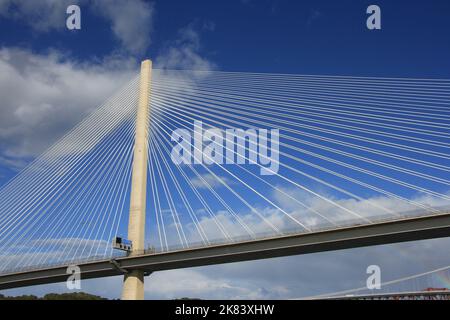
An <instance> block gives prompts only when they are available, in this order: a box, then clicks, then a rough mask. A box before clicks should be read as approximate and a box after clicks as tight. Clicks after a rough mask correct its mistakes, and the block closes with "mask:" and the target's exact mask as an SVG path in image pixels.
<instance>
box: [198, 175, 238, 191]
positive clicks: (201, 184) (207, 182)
mask: <svg viewBox="0 0 450 320" xmlns="http://www.w3.org/2000/svg"><path fill="white" fill-rule="evenodd" d="M218 178H220V180H222V181H223V182H224V183H226V184H228V185H230V184H232V181H230V179H228V178H227V177H221V176H219V177H216V176H214V175H213V174H210V173H209V174H203V175H201V178H200V177H199V176H195V177H193V178H192V179H191V183H192V185H193V186H194V187H196V188H199V189H206V188H209V187H211V188H214V189H216V188H221V187H224V185H223V184H222V182H221V181H220V180H219V179H218Z"/></svg>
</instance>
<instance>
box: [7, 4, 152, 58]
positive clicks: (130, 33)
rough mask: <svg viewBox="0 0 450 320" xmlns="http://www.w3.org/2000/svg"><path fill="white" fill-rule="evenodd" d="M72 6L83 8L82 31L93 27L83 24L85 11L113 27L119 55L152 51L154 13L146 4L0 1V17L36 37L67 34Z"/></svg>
mask: <svg viewBox="0 0 450 320" xmlns="http://www.w3.org/2000/svg"><path fill="white" fill-rule="evenodd" d="M71 4H78V5H80V6H81V9H82V13H81V14H82V30H83V31H86V32H89V30H88V28H89V27H92V26H87V25H85V24H83V12H84V11H83V10H84V9H85V8H89V9H90V12H91V13H92V14H94V15H99V16H102V17H103V18H105V19H106V20H107V21H108V22H109V23H110V25H111V30H112V32H113V34H114V36H115V37H116V38H117V40H119V42H120V44H121V47H120V49H121V50H120V51H125V52H128V53H131V54H137V55H138V54H142V53H144V52H145V50H146V49H147V48H148V47H149V45H150V43H151V36H152V31H153V16H154V12H155V10H154V6H153V3H149V2H147V1H144V0H130V1H123V0H93V1H89V0H75V1H73V0H39V1H30V0H0V16H2V17H4V18H12V19H15V20H18V21H19V22H20V23H21V24H24V25H27V26H29V27H30V28H32V29H33V30H34V31H35V32H37V33H42V32H49V31H53V30H56V31H66V30H67V29H66V19H67V14H66V9H67V7H68V6H69V5H71Z"/></svg>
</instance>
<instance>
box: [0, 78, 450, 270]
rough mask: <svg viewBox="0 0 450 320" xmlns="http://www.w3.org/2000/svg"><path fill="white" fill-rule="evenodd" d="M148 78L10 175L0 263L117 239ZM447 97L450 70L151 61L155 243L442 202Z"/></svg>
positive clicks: (320, 223) (280, 228)
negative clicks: (288, 69)
mask: <svg viewBox="0 0 450 320" xmlns="http://www.w3.org/2000/svg"><path fill="white" fill-rule="evenodd" d="M138 83H139V77H135V78H134V79H133V80H131V81H130V82H129V83H128V84H127V85H126V86H125V87H124V88H123V89H121V90H120V92H118V93H117V94H116V95H115V96H114V97H112V98H111V99H110V100H108V101H107V102H106V103H104V104H103V105H102V106H100V107H99V108H98V109H97V110H96V111H95V112H93V113H92V114H91V115H89V116H88V117H87V118H86V119H85V120H84V121H82V122H81V123H80V124H79V125H78V126H76V127H75V128H74V129H72V130H71V131H70V132H69V133H67V134H66V135H65V136H64V137H63V138H61V139H60V140H59V141H58V142H57V143H56V144H55V145H54V146H52V147H51V148H50V149H48V150H47V151H46V152H45V153H44V154H43V155H42V156H40V157H38V158H37V159H36V160H34V161H33V162H32V163H31V164H30V165H29V166H27V167H26V168H25V169H24V170H23V171H22V172H20V173H19V174H18V175H17V176H16V177H15V178H14V179H12V180H11V181H10V182H9V183H7V184H6V185H5V186H3V187H2V189H1V190H0V246H2V248H1V251H0V252H1V255H0V273H6V272H11V271H17V270H22V269H24V268H39V267H42V266H48V265H53V264H68V263H77V262H80V261H87V260H98V259H105V258H110V257H112V256H115V255H120V254H123V253H119V252H116V251H114V250H113V248H112V246H111V240H112V239H113V237H115V236H125V237H126V234H127V223H128V209H129V193H130V177H131V164H132V156H133V144H134V130H135V120H136V119H135V118H136V106H137V99H138V90H139V88H138V87H139V86H138ZM449 97H450V81H449V80H431V79H400V78H363V77H336V76H312V75H288V74H286V75H284V74H256V73H239V72H220V71H204V72H203V71H174V70H153V76H152V85H151V103H150V114H149V119H148V122H149V126H148V128H149V129H148V130H149V131H148V136H149V139H148V155H149V157H148V159H149V160H148V177H147V180H148V184H147V216H146V243H147V247H148V252H166V251H170V250H178V249H187V248H192V247H195V246H207V245H212V244H217V243H230V242H238V241H244V240H250V239H258V238H261V237H276V236H281V235H285V234H289V233H308V232H314V231H317V230H324V229H332V228H338V227H343V226H352V225H359V224H371V223H375V222H378V221H384V220H390V219H399V218H404V217H411V216H419V215H432V214H440V213H442V212H444V211H448V208H449V205H450V193H449V186H450V179H449V178H450V165H449V164H450V162H449V159H450V153H449V148H450V144H449V142H450V109H449V103H450V102H449ZM199 123H200V124H201V126H199ZM227 132H234V133H236V134H237V135H236V136H231V135H227ZM269 133H270V134H269ZM275 138H276V139H275ZM239 139H240V140H239ZM239 143H240V144H239ZM180 150H182V154H181V153H180V152H179V151H180ZM177 155H178V156H180V155H182V156H183V157H182V161H179V160H180V159H178V158H176V156H177ZM263 160H266V161H263ZM267 160H270V164H272V165H273V168H276V170H272V172H271V174H262V172H263V171H262V169H268V166H269V161H267Z"/></svg>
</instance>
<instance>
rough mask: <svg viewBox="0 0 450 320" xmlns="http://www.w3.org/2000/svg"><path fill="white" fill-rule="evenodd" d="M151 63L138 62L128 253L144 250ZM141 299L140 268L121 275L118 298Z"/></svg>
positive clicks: (142, 290)
mask: <svg viewBox="0 0 450 320" xmlns="http://www.w3.org/2000/svg"><path fill="white" fill-rule="evenodd" d="M151 77H152V62H151V60H145V61H143V62H142V64H141V76H140V87H139V102H138V110H137V118H136V133H135V142H134V156H133V169H132V170H133V172H132V178H131V195H130V216H129V221H128V239H129V240H131V241H132V242H133V250H132V252H131V255H136V254H140V253H143V251H144V249H145V208H146V195H147V157H148V156H147V154H148V153H147V151H148V150H147V149H148V134H149V122H148V119H149V112H150V110H149V109H150V90H151ZM143 299H144V271H141V270H129V271H128V273H127V274H125V276H124V283H123V291H122V300H143Z"/></svg>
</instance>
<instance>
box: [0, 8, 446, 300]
mask: <svg viewBox="0 0 450 320" xmlns="http://www.w3.org/2000/svg"><path fill="white" fill-rule="evenodd" d="M51 3H52V2H51V1H47V0H40V1H33V2H29V1H25V0H24V1H21V0H0V48H1V49H0V62H1V64H0V72H1V75H0V92H1V96H2V97H4V98H3V99H2V100H3V101H2V103H1V105H0V110H1V112H2V117H1V119H0V184H3V183H5V182H7V181H8V180H9V179H10V178H11V177H13V176H14V175H15V174H16V173H17V172H18V171H19V170H20V169H21V168H23V167H24V166H25V165H26V163H28V162H29V161H31V160H32V159H34V158H35V157H36V156H38V155H39V154H41V153H42V152H43V151H44V150H45V149H46V148H47V147H48V146H50V145H52V143H54V142H55V141H56V140H57V138H58V137H60V136H61V135H62V134H63V133H64V132H66V131H67V130H68V129H70V128H71V127H73V126H74V125H75V124H77V123H78V122H79V121H80V120H81V119H83V117H84V116H85V115H86V114H88V113H89V112H90V111H92V110H93V108H94V107H95V106H97V105H99V104H100V103H101V102H102V101H104V100H105V99H106V98H107V97H109V96H110V95H111V94H113V93H114V92H115V91H116V90H117V89H118V88H119V87H121V86H122V85H123V84H124V83H126V81H128V80H129V79H130V78H131V77H132V76H133V74H135V72H136V71H137V70H138V63H139V61H140V60H142V59H143V58H151V59H153V60H154V62H155V64H156V66H157V67H162V68H168V69H208V70H221V71H239V72H264V73H290V74H314V75H349V76H372V77H400V78H442V79H449V78H450V60H449V59H448V54H449V53H450V41H449V34H450V25H449V24H448V15H449V14H450V3H448V2H445V1H439V0H434V1H419V0H417V1H406V0H401V1H377V2H372V1H350V0H348V1H331V0H319V1H275V0H274V1H270V0H264V1H256V0H240V1H237V0H236V1H221V2H219V1H214V2H213V1H172V0H164V1H144V0H135V1H130V2H128V5H124V3H125V2H124V1H120V0H113V1H106V0H92V1H89V0H80V1H61V2H58V4H57V5H51ZM69 3H70V4H71V3H79V4H80V7H81V10H82V29H81V30H78V31H69V30H67V29H66V28H65V18H66V15H65V8H66V7H67V4H69ZM374 3H376V4H377V5H379V6H380V7H381V13H382V30H376V31H369V30H368V29H367V28H366V19H367V16H368V15H367V14H366V13H365V11H366V8H367V6H368V5H370V4H374ZM24 85H26V86H27V87H25V88H24V89H22V90H25V92H23V91H21V88H22V86H24ZM80 93H81V94H80ZM446 130H448V129H446ZM442 141H447V140H442ZM306 159H308V158H307V157H306ZM436 161H437V162H436V163H439V164H442V165H446V161H445V160H436ZM286 163H288V164H291V165H292V164H293V163H291V162H289V161H287V160H286ZM396 163H397V162H395V161H393V162H392V164H396ZM331 168H333V169H335V170H336V168H337V167H333V166H332V167H331ZM311 172H312V171H311ZM380 172H381V173H384V174H385V173H386V171H380ZM422 173H429V174H432V173H433V172H432V171H429V172H428V171H423V172H422ZM442 178H445V179H448V175H447V176H442ZM365 181H366V182H367V181H370V180H365ZM255 185H258V184H257V183H256V182H255ZM311 185H312V186H314V184H311ZM258 186H259V187H261V185H258ZM283 187H287V186H285V185H284V186H283ZM347 187H348V188H350V187H351V186H350V185H348V186H347ZM352 187H354V186H352ZM427 187H429V188H430V189H433V190H435V191H438V192H442V193H445V192H447V191H448V190H445V189H442V188H441V187H438V186H435V185H428V186H427ZM392 190H395V192H399V190H398V189H392ZM221 192H224V191H223V190H222V191H221ZM242 192H244V191H242ZM289 192H292V194H293V195H294V196H299V197H300V196H301V195H297V194H296V191H295V190H290V191H289ZM357 192H358V191H357ZM359 192H360V193H361V194H363V192H364V191H362V190H360V191H359ZM243 194H244V195H245V196H247V197H251V193H243ZM364 195H365V196H367V197H370V196H371V195H372V194H370V193H369V194H364ZM408 196H410V197H414V196H417V195H415V194H414V193H412V194H408ZM344 200H345V199H344ZM280 201H282V200H280ZM259 205H261V204H259ZM240 209H242V208H240ZM122 227H123V226H122ZM447 243H448V239H444V240H440V241H439V240H434V241H425V242H417V243H412V244H402V245H392V246H383V247H377V248H369V249H357V250H347V251H343V252H337V253H329V254H327V253H323V254H318V255H310V256H305V257H291V258H283V259H272V260H270V262H269V263H267V265H266V264H265V262H249V263H243V264H233V265H229V266H215V267H210V268H199V269H190V270H182V271H171V272H163V273H160V275H159V274H158V275H157V276H156V280H155V281H156V282H155V283H164V282H165V281H166V280H165V279H167V278H171V277H172V278H177V277H180V278H182V277H191V278H192V279H195V283H186V284H184V287H183V288H180V287H177V286H175V285H174V286H172V287H171V286H167V287H164V288H160V291H158V290H156V292H155V288H156V287H155V285H152V284H151V283H150V284H148V285H147V286H148V288H147V289H148V294H147V297H148V298H152V297H153V298H155V297H156V298H161V297H162V298H171V297H177V296H179V295H190V296H200V297H202V298H205V297H208V295H213V297H215V298H231V297H255V298H293V297H300V296H304V295H308V293H310V292H314V293H319V292H326V291H337V290H341V289H346V288H348V287H357V286H360V284H361V282H364V281H365V273H364V271H365V266H366V265H367V264H369V263H378V264H380V265H383V267H384V268H385V269H386V270H388V271H386V272H387V274H386V277H387V278H389V279H390V278H391V277H395V276H403V275H405V273H404V272H406V271H407V272H408V274H409V273H414V272H419V271H424V270H429V269H432V268H434V267H440V266H442V265H445V264H448V261H447V260H446V259H445V255H440V254H436V253H433V252H432V251H433V250H430V248H446V245H447ZM418 251H420V254H417V252H418ZM396 252H400V253H401V254H399V255H398V256H395V255H396ZM287 265H289V266H287ZM318 265H321V266H323V265H330V266H333V265H335V266H336V268H334V269H333V267H330V268H328V269H326V268H323V267H321V272H319V273H315V274H314V276H312V277H311V274H309V275H308V274H307V273H305V274H302V275H299V274H298V269H302V268H303V267H304V268H305V269H306V270H309V272H310V273H311V272H313V271H314V270H315V268H316V267H317V266H318ZM254 268H258V269H259V268H260V272H258V274H257V275H255V276H252V277H250V276H248V275H249V270H252V269H254ZM273 269H277V270H284V269H287V270H289V271H288V272H286V273H283V272H281V271H280V272H279V274H277V276H276V277H274V278H272V273H271V271H272V270H273ZM402 272H403V273H402ZM217 274H221V276H217ZM330 274H337V276H335V277H331V276H330ZM354 274H357V276H353V275H354ZM313 280H314V281H313ZM101 281H102V280H99V281H89V282H87V283H86V288H88V290H89V291H92V292H94V293H101V294H105V295H108V296H110V297H117V296H118V295H119V294H120V279H117V278H115V279H110V280H108V281H109V282H108V284H107V285H105V287H111V288H114V289H113V290H112V291H111V292H114V293H111V292H105V291H104V290H103V289H102V288H101V287H102V285H100V283H101ZM158 281H159V282H158ZM148 282H151V280H150V281H148ZM193 282H194V280H193ZM196 283H197V284H198V283H200V284H201V286H200V287H198V286H197V287H196ZM156 286H157V285H156ZM189 286H192V287H193V288H192V290H189V289H186V288H187V287H189ZM221 288H222V289H221ZM51 290H57V291H60V290H63V289H61V287H60V286H49V287H37V288H31V289H20V290H15V291H14V293H23V292H35V293H39V294H41V293H44V292H49V291H51ZM152 292H153V293H152Z"/></svg>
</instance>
